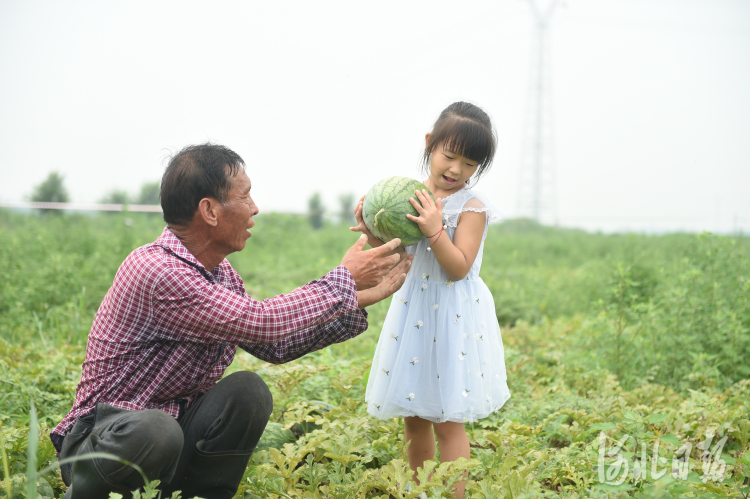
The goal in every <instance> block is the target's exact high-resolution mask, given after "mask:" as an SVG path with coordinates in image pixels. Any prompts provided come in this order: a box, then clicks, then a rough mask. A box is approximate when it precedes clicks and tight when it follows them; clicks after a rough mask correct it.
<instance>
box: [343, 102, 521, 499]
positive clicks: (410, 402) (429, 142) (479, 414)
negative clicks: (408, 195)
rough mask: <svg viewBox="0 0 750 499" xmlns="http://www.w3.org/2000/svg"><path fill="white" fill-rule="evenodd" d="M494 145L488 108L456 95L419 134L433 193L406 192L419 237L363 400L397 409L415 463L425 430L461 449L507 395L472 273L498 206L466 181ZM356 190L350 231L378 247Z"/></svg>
mask: <svg viewBox="0 0 750 499" xmlns="http://www.w3.org/2000/svg"><path fill="white" fill-rule="evenodd" d="M494 153H495V137H494V133H493V130H492V125H491V123H490V118H489V116H487V114H486V113H485V112H484V111H482V110H481V109H480V108H478V107H476V106H474V105H472V104H468V103H465V102H456V103H454V104H451V105H450V106H448V107H447V108H446V109H445V110H444V111H443V112H442V113H441V114H440V117H439V118H438V119H437V121H436V122H435V126H434V127H433V130H432V132H430V133H428V134H427V135H426V147H425V152H424V157H423V167H424V170H425V173H427V174H428V177H427V180H425V181H424V184H425V185H426V186H427V187H429V188H430V190H431V191H432V193H433V195H434V196H435V201H433V200H432V199H431V198H430V196H429V194H427V193H426V192H418V191H416V192H415V195H414V197H413V198H412V199H411V203H412V205H414V207H415V208H416V210H417V212H418V214H419V216H416V217H415V216H412V215H406V217H407V218H409V220H412V221H414V222H416V223H417V224H418V225H419V228H420V229H421V230H422V233H423V234H424V235H425V236H426V237H425V238H424V239H422V240H421V241H420V242H418V243H417V244H415V245H412V246H409V247H407V248H406V252H407V253H408V254H412V255H414V260H413V262H412V266H411V270H410V271H409V274H408V275H407V277H406V282H405V283H404V285H403V287H402V288H401V289H400V290H399V291H398V292H397V293H396V294H394V295H393V300H392V301H391V305H390V309H389V310H388V315H387V317H386V319H385V324H384V325H383V330H382V332H381V334H380V340H379V341H378V346H377V350H376V351H375V358H374V360H373V363H372V370H371V372H370V378H369V381H368V383H367V392H366V395H365V399H366V401H367V409H368V412H369V413H370V414H372V415H373V416H376V417H378V418H381V419H388V418H393V417H398V416H403V417H404V424H405V431H404V433H405V438H406V440H407V441H409V440H410V441H411V444H410V445H409V449H408V457H409V465H410V466H411V468H412V469H413V470H415V472H416V469H417V468H418V467H422V466H423V463H424V461H426V460H430V459H434V458H435V435H437V441H438V445H439V446H440V460H441V461H442V462H447V461H454V460H456V459H457V458H459V457H465V458H468V457H469V440H468V438H467V436H466V431H465V429H464V423H465V422H472V421H475V420H477V419H481V418H484V417H486V416H488V415H489V414H490V413H492V412H495V411H497V410H499V409H500V407H502V405H503V404H504V403H505V402H506V401H507V400H508V398H509V397H510V392H509V391H508V386H507V384H506V374H505V359H504V356H503V344H502V339H501V337H500V328H499V326H498V322H497V317H496V316H495V304H494V300H493V298H492V294H490V291H489V289H487V286H486V285H485V284H484V282H483V281H482V279H481V278H480V277H479V268H480V267H481V265H482V248H483V246H484V238H485V237H486V236H487V226H488V224H489V223H490V222H492V221H495V220H498V219H499V214H498V211H497V209H496V208H495V207H494V206H493V205H491V204H490V203H489V201H488V200H487V198H486V197H485V196H484V195H482V194H481V193H479V192H478V191H476V190H474V189H472V188H470V184H473V183H474V182H475V181H476V180H477V179H478V178H479V177H480V176H482V175H483V174H484V173H485V172H486V171H487V170H488V169H489V167H490V164H491V163H492V158H493V156H494ZM363 199H364V197H363V198H362V199H361V200H360V202H359V204H358V206H357V208H356V210H355V215H356V217H357V222H358V223H359V225H358V226H357V227H352V230H354V231H361V232H364V233H365V234H367V236H368V238H369V243H370V245H371V246H373V247H374V246H380V245H381V244H383V243H382V242H381V241H380V240H378V239H376V238H375V237H374V236H373V235H372V234H371V233H370V232H369V230H368V229H367V227H366V226H365V224H364V222H363V220H362V200H363ZM417 200H419V203H418V202H417ZM420 203H421V205H420ZM433 429H434V435H433ZM464 487H465V482H461V483H460V484H459V490H458V491H457V494H456V497H457V498H459V499H460V498H461V497H463V492H464Z"/></svg>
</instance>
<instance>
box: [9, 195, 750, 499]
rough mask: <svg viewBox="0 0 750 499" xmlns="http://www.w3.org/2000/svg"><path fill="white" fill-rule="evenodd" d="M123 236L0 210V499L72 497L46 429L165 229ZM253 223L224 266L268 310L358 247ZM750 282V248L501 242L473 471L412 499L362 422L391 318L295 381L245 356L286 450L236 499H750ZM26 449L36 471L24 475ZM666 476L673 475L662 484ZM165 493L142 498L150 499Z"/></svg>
mask: <svg viewBox="0 0 750 499" xmlns="http://www.w3.org/2000/svg"><path fill="white" fill-rule="evenodd" d="M127 216H128V218H129V222H128V223H126V219H125V216H124V214H114V215H111V216H107V217H104V216H97V217H88V216H71V215H66V214H64V215H62V216H60V217H55V218H54V219H50V218H46V217H36V216H29V215H19V214H15V213H12V212H9V211H7V210H0V277H2V279H0V423H2V427H0V437H1V438H0V447H2V450H3V453H4V456H5V459H6V461H7V464H8V466H7V468H8V470H7V472H6V471H5V470H3V473H2V479H3V482H2V484H0V497H7V496H8V494H9V492H8V489H10V487H12V492H11V497H24V496H26V495H27V491H28V485H27V484H29V483H34V482H33V481H31V482H30V481H28V480H27V471H30V470H31V469H33V468H36V470H37V471H39V473H40V474H39V478H38V479H37V480H36V493H37V494H39V495H41V496H42V497H53V496H54V497H61V495H62V493H63V492H64V490H65V487H64V485H63V483H62V481H61V479H60V475H59V471H56V470H54V469H53V470H51V471H46V472H45V471H44V470H45V468H49V467H50V466H53V465H54V463H55V454H54V449H53V448H52V445H51V442H50V441H49V438H48V434H49V428H51V427H52V426H53V425H55V424H56V423H57V422H58V421H59V420H60V419H61V418H62V417H63V416H64V414H65V413H66V412H67V411H68V410H69V409H70V406H71V404H72V401H73V395H74V392H75V386H76V384H77V382H78V379H79V378H80V369H81V362H82V361H83V356H84V346H85V340H86V334H87V332H88V329H89V328H90V325H91V321H92V319H93V315H94V313H95V312H96V309H97V307H98V305H99V303H100V302H101V299H102V298H103V296H104V294H105V293H106V291H107V289H108V287H109V286H110V284H111V282H112V278H113V276H114V274H115V272H116V270H117V268H118V266H119V264H120V263H121V262H122V260H123V259H124V258H125V256H127V254H128V253H129V252H130V251H132V249H134V248H135V247H137V246H139V245H142V244H145V243H148V242H151V241H153V240H154V239H155V238H156V237H157V236H158V235H159V233H160V232H161V230H162V228H163V222H161V221H159V220H157V219H156V218H154V217H149V216H147V215H145V214H139V213H129V214H128V215H127ZM257 222H258V225H257V226H256V228H255V229H254V230H253V237H252V239H251V240H250V241H249V244H248V248H247V249H246V250H245V251H243V252H241V253H237V254H234V255H231V256H230V261H231V262H232V264H233V266H234V267H235V268H236V269H237V270H238V271H239V272H240V274H241V275H242V276H243V278H244V280H245V283H246V289H247V291H248V293H250V294H251V295H252V296H254V297H255V298H259V299H261V298H265V297H268V296H273V295H276V294H279V293H282V292H287V291H289V290H291V289H293V288H294V287H296V286H299V285H301V284H303V283H305V282H307V281H309V280H312V279H315V278H317V277H320V276H321V275H323V274H324V273H326V272H327V271H329V270H330V269H331V268H333V267H334V266H336V265H338V264H339V263H340V261H341V258H342V256H343V254H344V253H345V251H346V249H347V248H348V247H349V246H350V245H351V244H353V243H354V241H355V240H356V237H357V235H356V234H352V233H350V232H349V231H346V230H344V229H342V227H341V226H334V225H322V227H321V228H320V230H312V229H311V228H310V226H309V221H308V219H307V218H306V217H302V216H290V215H278V214H270V215H263V216H260V217H258V218H257ZM290 234H291V235H292V236H291V237H290ZM749 262H750V241H748V240H747V239H743V238H725V237H717V236H712V235H703V236H692V235H681V234H675V235H667V236H639V235H632V234H629V235H623V234H620V235H600V234H599V235H594V234H586V233H583V232H579V231H562V230H553V229H549V228H546V227H538V226H533V225H531V224H524V223H522V222H520V221H514V222H511V223H507V224H503V225H499V226H493V227H491V229H490V232H489V235H488V238H487V240H486V243H485V250H484V263H483V269H482V278H483V279H484V281H485V282H486V283H487V285H488V286H489V288H490V290H491V291H492V293H493V296H494V297H495V301H496V306H497V312H498V317H499V319H500V321H501V324H503V325H504V326H506V327H504V328H503V342H504V344H505V356H506V366H507V371H508V383H509V386H510V390H511V393H512V398H511V399H510V400H509V401H508V402H507V403H506V405H505V406H504V407H503V409H502V410H501V411H500V413H498V414H495V415H493V416H491V417H489V418H486V419H484V420H481V421H477V422H475V423H473V424H467V425H466V429H467V433H468V435H469V439H470V444H471V459H470V460H468V461H464V462H456V463H453V464H451V463H440V462H439V461H436V462H430V461H428V462H427V463H425V468H424V469H423V470H420V471H419V472H418V474H417V478H419V485H417V482H416V480H415V479H414V478H415V477H414V475H413V473H412V472H411V470H410V469H409V468H408V465H407V464H406V462H407V459H406V454H405V448H406V443H405V442H404V433H403V422H402V421H400V420H387V421H381V420H377V419H374V418H371V417H369V416H368V415H367V412H366V408H365V407H364V402H363V400H364V392H365V386H366V382H367V375H368V372H369V361H370V360H371V359H372V355H373V352H374V348H375V344H376V341H377V338H378V334H379V331H380V327H381V326H382V322H383V319H384V316H385V313H386V311H387V307H388V303H381V304H378V305H376V306H373V307H370V308H369V309H368V311H369V322H370V329H369V330H368V331H366V332H365V333H363V334H362V335H361V336H360V337H359V338H357V339H354V340H351V341H348V342H345V343H343V344H338V345H333V346H331V347H329V348H326V349H325V350H323V351H319V352H314V353H312V354H310V355H307V356H305V357H303V358H302V359H299V360H297V361H295V362H292V363H289V364H286V365H283V366H271V365H268V364H265V363H263V362H261V361H259V360H257V359H254V358H252V357H251V356H249V355H247V354H244V353H241V354H238V356H237V358H236V359H235V362H234V363H233V364H232V366H230V369H229V370H228V373H231V372H234V371H236V370H240V369H246V370H252V371H255V372H258V373H259V374H260V375H261V376H263V378H264V379H265V380H266V382H267V383H268V384H269V386H270V387H271V391H272V393H273V396H274V412H273V414H272V423H274V424H275V425H278V426H275V425H274V426H273V428H277V429H281V430H291V432H292V433H291V434H290V433H285V435H286V438H287V439H288V441H287V442H286V443H284V444H283V445H281V446H280V448H278V449H275V448H270V447H269V448H268V449H267V450H263V451H260V450H259V451H257V452H256V453H255V454H254V455H253V457H252V459H251V463H250V466H249V467H248V469H247V471H246V473H245V476H244V478H243V480H242V483H241V486H240V490H239V491H238V494H237V496H236V497H238V498H239V497H243V498H251V497H263V498H274V497H300V498H307V497H309V498H315V497H318V498H353V497H362V498H389V497H391V496H392V497H399V498H401V497H403V498H406V497H417V496H418V495H419V494H422V493H425V494H426V495H427V497H431V498H432V497H450V489H451V487H453V486H454V485H455V483H456V482H458V481H460V480H463V479H466V480H467V493H466V496H465V497H471V498H475V497H476V498H511V497H512V498H523V497H525V498H541V497H587V498H589V497H590V498H603V497H630V496H632V497H641V498H657V497H675V498H677V497H742V495H743V494H747V493H748V492H750V489H748V485H749V484H750V483H749V479H748V477H749V476H750V402H748V401H749V400H750V379H749V378H750V372H749V371H748V362H747V358H749V357H748V354H750V351H748V349H749V348H750V306H749V305H748V296H750V293H749V292H750V263H749ZM29 400H33V401H34V403H35V405H36V409H37V411H38V420H37V421H36V422H35V421H34V418H33V417H32V415H31V413H30V410H29V408H30V404H29ZM323 406H325V407H323ZM32 428H33V429H34V430H35V431H37V432H38V437H37V438H34V435H33V431H30V429H32ZM707 434H708V435H713V437H712V443H711V444H710V445H707V447H708V449H704V448H703V446H704V445H706V444H705V442H707V436H706V435H707ZM601 435H603V438H604V442H605V444H606V445H605V451H608V450H611V449H613V448H614V447H615V446H616V445H617V444H618V443H619V442H623V444H622V448H621V449H620V453H621V454H622V456H623V458H624V459H626V460H627V461H628V462H629V466H630V467H629V473H628V474H627V477H626V479H625V480H624V481H623V482H622V483H621V484H619V485H610V484H606V483H600V475H599V473H600V471H601V472H602V473H604V474H605V476H606V474H607V473H611V474H615V472H616V471H617V469H618V468H617V466H616V463H615V457H613V456H605V459H604V461H605V462H604V465H603V466H601V470H600V454H599V446H600V439H601V438H602V436H601ZM30 436H31V440H32V441H36V442H38V444H37V448H36V450H35V451H34V452H31V454H32V455H33V456H35V459H36V463H37V464H36V466H31V467H28V463H29V462H33V459H29V457H30V456H29V450H32V451H33V446H30V445H28V444H29V441H28V439H29V438H30ZM723 437H726V440H725V441H724V444H723V447H722V448H721V450H720V451H716V452H713V450H715V449H717V442H718V441H720V439H721V438H723ZM688 443H689V444H690V451H689V452H688V456H689V457H688V465H689V466H688V467H687V468H686V469H685V470H686V472H687V473H686V477H685V479H684V480H682V479H676V478H674V477H672V476H671V473H670V472H671V466H672V463H673V458H674V456H675V454H676V453H677V452H678V451H679V449H680V448H682V447H683V446H684V445H686V444H688ZM657 445H658V446H657ZM644 446H645V448H646V449H647V451H648V452H647V453H646V459H645V463H646V465H647V466H644V468H646V469H645V471H643V470H642V469H641V468H642V467H641V465H640V462H641V460H642V459H641V456H642V448H643V447H644ZM654 449H656V455H655V456H656V459H654ZM707 452H708V454H710V456H711V457H712V460H709V461H707V462H706V461H703V460H702V457H704V454H706V453H707ZM712 452H713V453H712ZM717 452H718V455H716V454H717ZM719 460H721V461H722V462H724V464H725V470H724V475H723V476H724V480H723V481H710V480H707V481H706V483H704V482H703V480H701V477H702V476H704V471H705V470H704V465H705V466H706V468H705V469H706V470H708V472H710V473H716V471H717V468H716V463H718V462H719ZM636 462H638V469H639V473H638V475H635V474H634V473H633V467H634V465H635V464H636ZM654 462H656V465H657V466H656V468H657V471H663V470H665V469H667V470H668V472H667V473H666V474H664V475H663V476H656V475H654V474H653V473H652V470H651V465H652V464H653V463H654ZM465 473H468V476H467V475H465ZM710 473H709V475H710ZM430 474H432V478H430ZM157 487H158V485H157V484H155V483H152V484H150V485H149V487H148V488H147V489H145V490H143V491H141V492H139V493H138V494H139V497H141V498H146V497H148V498H154V497H157V494H158V493H157ZM50 489H51V491H52V492H51V493H50V491H49V490H50ZM12 494H17V495H16V496H13V495H12Z"/></svg>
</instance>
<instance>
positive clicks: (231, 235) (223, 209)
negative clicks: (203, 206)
mask: <svg viewBox="0 0 750 499" xmlns="http://www.w3.org/2000/svg"><path fill="white" fill-rule="evenodd" d="M231 180H232V187H231V188H230V189H229V196H228V198H227V201H226V202H225V203H224V204H223V205H221V206H220V208H219V210H220V211H219V223H218V225H217V226H216V232H217V239H219V240H220V241H221V242H223V243H224V244H225V245H226V247H227V248H226V249H227V250H228V251H227V254H229V253H234V252H235V251H242V250H243V249H244V248H245V242H246V241H247V239H248V238H249V237H250V236H251V233H250V229H251V228H252V227H253V226H254V225H255V221H254V220H253V217H254V216H255V215H257V214H258V206H256V204H255V202H254V201H253V198H251V197H250V187H251V184H250V178H249V177H248V176H247V174H246V173H245V171H244V170H242V169H240V171H239V173H237V175H235V176H234V177H233V178H232V179H231Z"/></svg>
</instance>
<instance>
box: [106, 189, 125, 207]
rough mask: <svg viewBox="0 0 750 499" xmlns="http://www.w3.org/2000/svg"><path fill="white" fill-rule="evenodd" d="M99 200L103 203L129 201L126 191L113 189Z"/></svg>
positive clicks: (123, 202)
mask: <svg viewBox="0 0 750 499" xmlns="http://www.w3.org/2000/svg"><path fill="white" fill-rule="evenodd" d="M99 202H100V203H104V204H128V203H130V195H129V194H128V193H127V192H126V191H123V190H120V189H114V190H111V191H109V192H108V193H107V194H105V195H104V197H102V198H101V199H100V200H99Z"/></svg>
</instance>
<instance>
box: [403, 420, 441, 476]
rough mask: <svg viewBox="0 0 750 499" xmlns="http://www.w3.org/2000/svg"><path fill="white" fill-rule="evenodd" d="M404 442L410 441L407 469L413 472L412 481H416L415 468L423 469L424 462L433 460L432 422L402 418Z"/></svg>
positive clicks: (433, 436) (433, 435) (407, 453)
mask: <svg viewBox="0 0 750 499" xmlns="http://www.w3.org/2000/svg"><path fill="white" fill-rule="evenodd" d="M404 440H405V441H407V442H408V441H410V440H411V444H409V449H408V450H407V452H406V455H407V456H408V457H409V467H410V468H411V469H412V470H413V471H414V480H417V468H423V467H424V462H425V461H429V460H430V459H435V434H434V433H433V432H432V421H427V420H426V419H422V418H418V417H408V418H404ZM417 483H419V481H418V480H417Z"/></svg>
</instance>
